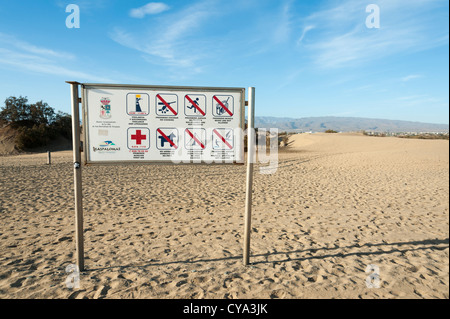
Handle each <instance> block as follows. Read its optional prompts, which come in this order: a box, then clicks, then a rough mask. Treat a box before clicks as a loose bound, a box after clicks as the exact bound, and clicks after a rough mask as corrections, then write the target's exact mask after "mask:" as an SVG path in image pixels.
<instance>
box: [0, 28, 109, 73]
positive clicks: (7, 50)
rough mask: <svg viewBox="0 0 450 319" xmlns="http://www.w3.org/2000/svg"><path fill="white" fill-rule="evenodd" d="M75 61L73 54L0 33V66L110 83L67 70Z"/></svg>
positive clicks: (76, 71) (77, 71)
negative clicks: (67, 65) (68, 63)
mask: <svg viewBox="0 0 450 319" xmlns="http://www.w3.org/2000/svg"><path fill="white" fill-rule="evenodd" d="M74 60H76V57H75V56H74V55H73V54H69V53H67V52H63V51H55V50H52V49H48V48H44V47H42V46H36V45H34V44H31V43H28V42H26V41H22V40H20V39H18V38H16V37H14V36H11V35H7V34H4V33H0V65H3V66H6V67H12V68H14V69H15V70H21V71H24V72H33V73H39V74H50V75H57V76H62V77H66V78H69V79H77V80H80V81H83V80H86V81H94V82H112V80H111V79H108V78H105V77H103V76H97V75H95V74H90V73H87V72H83V71H80V70H74V69H70V68H67V67H66V66H65V64H67V62H68V61H70V62H71V63H73V62H74Z"/></svg>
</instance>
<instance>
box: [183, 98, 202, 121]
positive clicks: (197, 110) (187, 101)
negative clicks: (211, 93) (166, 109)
mask: <svg viewBox="0 0 450 319" xmlns="http://www.w3.org/2000/svg"><path fill="white" fill-rule="evenodd" d="M184 113H185V114H186V115H187V116H200V115H201V116H205V115H206V96H204V95H201V94H186V95H185V96H184Z"/></svg>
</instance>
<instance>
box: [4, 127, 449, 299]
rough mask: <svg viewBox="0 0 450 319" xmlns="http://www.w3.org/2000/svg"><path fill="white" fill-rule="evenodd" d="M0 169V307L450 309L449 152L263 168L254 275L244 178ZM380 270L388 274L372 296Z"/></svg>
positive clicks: (352, 143) (186, 172)
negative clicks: (425, 303) (208, 301)
mask: <svg viewBox="0 0 450 319" xmlns="http://www.w3.org/2000/svg"><path fill="white" fill-rule="evenodd" d="M46 160H47V158H46V154H45V153H41V154H31V155H30V154H26V155H17V156H4V157H0V219H1V221H0V223H1V228H0V265H1V267H0V298H3V299H6V298H183V299H184V298H195V299H196V298H221V299H222V298H449V183H448V181H449V142H448V141H445V140H415V139H401V138H395V137H384V138H382V137H368V136H363V135H359V134H325V133H323V134H298V135H294V136H292V137H291V142H290V146H289V147H288V148H285V149H283V150H281V149H280V152H279V163H278V169H277V171H276V172H275V173H274V174H260V168H263V167H264V166H266V165H267V164H255V175H254V197H253V204H254V207H253V216H252V234H251V239H252V242H251V259H250V262H251V265H250V266H247V267H245V266H243V264H242V246H243V231H244V218H243V213H244V199H245V171H246V168H245V166H243V165H233V166H229V165H222V166H218V165H215V166H214V165H201V166H194V165H189V166H181V165H178V166H177V165H144V166H137V165H133V166H131V165H114V166H112V165H111V166H89V167H83V172H82V174H83V195H84V198H83V207H84V231H85V233H84V237H85V256H86V262H85V264H86V270H85V271H83V272H82V273H81V274H80V288H78V289H77V288H73V289H70V288H68V287H67V286H66V283H65V281H66V278H67V276H69V275H70V274H69V273H67V272H66V267H67V266H68V265H70V264H73V263H74V262H75V242H74V232H75V227H74V197H73V169H72V152H70V151H63V152H54V153H52V164H51V165H46ZM368 265H376V266H377V267H378V268H379V278H380V282H379V288H375V287H372V288H369V287H368V286H367V282H366V279H367V277H368V276H369V275H370V272H369V273H368V272H366V269H367V267H368Z"/></svg>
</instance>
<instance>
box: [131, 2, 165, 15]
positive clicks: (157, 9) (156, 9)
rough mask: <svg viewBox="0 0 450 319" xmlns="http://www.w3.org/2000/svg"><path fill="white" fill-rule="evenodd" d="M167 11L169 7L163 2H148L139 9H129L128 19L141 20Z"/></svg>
mask: <svg viewBox="0 0 450 319" xmlns="http://www.w3.org/2000/svg"><path fill="white" fill-rule="evenodd" d="M169 9H170V7H169V6H168V5H167V4H165V3H163V2H150V3H147V4H146V5H145V6H142V7H140V8H136V9H131V10H130V17H133V18H138V19H142V18H143V17H145V16H146V15H152V14H158V13H161V12H164V11H167V10H169Z"/></svg>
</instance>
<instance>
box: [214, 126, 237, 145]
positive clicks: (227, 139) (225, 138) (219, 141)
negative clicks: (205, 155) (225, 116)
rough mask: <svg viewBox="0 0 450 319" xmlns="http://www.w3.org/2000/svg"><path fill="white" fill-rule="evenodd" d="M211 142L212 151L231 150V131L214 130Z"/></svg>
mask: <svg viewBox="0 0 450 319" xmlns="http://www.w3.org/2000/svg"><path fill="white" fill-rule="evenodd" d="M212 141H213V149H230V150H231V149H233V144H234V142H233V130H232V129H219V128H218V129H214V130H213V137H212Z"/></svg>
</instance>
